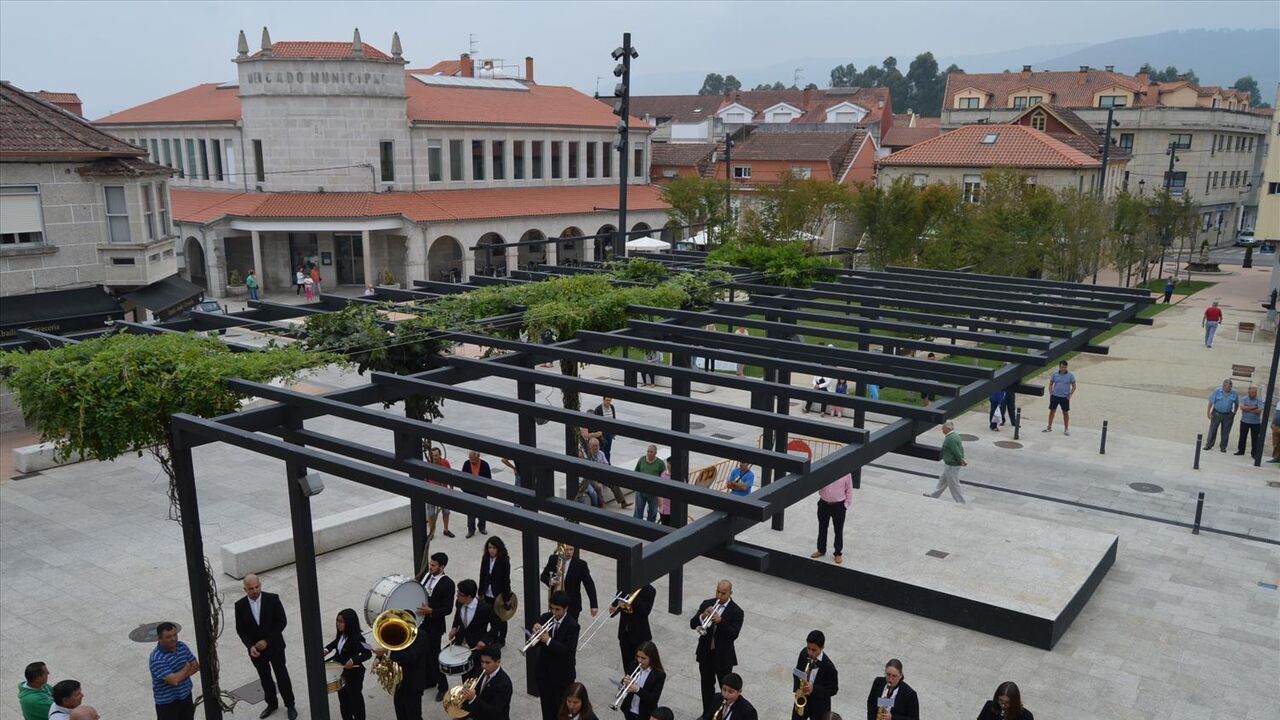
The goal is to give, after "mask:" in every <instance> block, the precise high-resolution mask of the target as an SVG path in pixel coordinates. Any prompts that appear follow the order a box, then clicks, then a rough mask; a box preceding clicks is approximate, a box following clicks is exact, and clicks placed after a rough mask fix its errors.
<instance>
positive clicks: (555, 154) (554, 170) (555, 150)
mask: <svg viewBox="0 0 1280 720" xmlns="http://www.w3.org/2000/svg"><path fill="white" fill-rule="evenodd" d="M563 145H564V143H562V142H560V141H558V140H552V141H551V179H552V180H559V179H560V177H561V174H560V154H561V153H562V152H563V150H564V148H563V147H562V146H563Z"/></svg>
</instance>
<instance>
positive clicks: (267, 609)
mask: <svg viewBox="0 0 1280 720" xmlns="http://www.w3.org/2000/svg"><path fill="white" fill-rule="evenodd" d="M261 597H262V608H261V610H260V612H259V613H258V615H259V617H260V618H261V621H260V622H254V619H253V611H252V610H250V609H249V598H248V596H245V597H242V598H240V599H239V600H237V601H236V634H237V635H239V636H240V642H242V643H244V647H245V649H246V650H247V649H249V648H250V647H252V646H254V645H255V644H257V642H258V641H259V640H266V641H267V652H276V651H277V650H284V628H285V626H286V625H288V624H289V618H287V617H285V614H284V604H283V603H281V602H280V596H279V595H276V594H275V593H269V592H264V593H262V596H261Z"/></svg>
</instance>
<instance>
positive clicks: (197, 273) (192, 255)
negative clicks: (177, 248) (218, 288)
mask: <svg viewBox="0 0 1280 720" xmlns="http://www.w3.org/2000/svg"><path fill="white" fill-rule="evenodd" d="M182 257H183V260H184V261H185V265H186V267H185V268H183V277H185V278H186V279H187V280H190V281H191V282H193V283H195V284H196V285H199V286H200V287H202V288H204V289H205V290H208V289H209V270H208V267H207V266H206V265H205V263H204V248H203V247H200V241H199V240H197V239H195V238H194V237H188V238H187V240H186V242H184V243H183V244H182Z"/></svg>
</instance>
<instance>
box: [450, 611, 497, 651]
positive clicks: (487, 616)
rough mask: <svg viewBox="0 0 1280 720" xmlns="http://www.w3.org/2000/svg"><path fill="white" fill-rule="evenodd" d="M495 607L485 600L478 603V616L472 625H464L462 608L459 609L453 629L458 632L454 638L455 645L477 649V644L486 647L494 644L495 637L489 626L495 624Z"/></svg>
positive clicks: (454, 619) (473, 619)
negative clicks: (481, 643)
mask: <svg viewBox="0 0 1280 720" xmlns="http://www.w3.org/2000/svg"><path fill="white" fill-rule="evenodd" d="M493 619H494V618H493V606H492V605H490V604H489V603H487V602H485V601H484V600H479V601H478V602H477V603H476V615H475V617H473V618H471V624H470V625H467V626H465V627H464V626H463V625H462V606H461V605H459V606H458V607H457V612H455V613H454V615H453V629H454V630H457V631H458V632H457V634H455V635H454V636H453V644H454V645H466V646H467V647H475V646H476V643H478V642H483V643H485V644H486V645H488V644H490V643H492V642H493V636H492V635H490V633H489V626H490V625H492V624H493Z"/></svg>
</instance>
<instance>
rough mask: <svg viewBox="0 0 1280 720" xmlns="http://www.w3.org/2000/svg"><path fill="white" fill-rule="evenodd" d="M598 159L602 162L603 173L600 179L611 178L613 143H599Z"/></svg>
mask: <svg viewBox="0 0 1280 720" xmlns="http://www.w3.org/2000/svg"><path fill="white" fill-rule="evenodd" d="M600 159H601V160H604V172H603V173H601V174H600V177H607V178H611V177H613V143H611V142H602V143H600Z"/></svg>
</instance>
